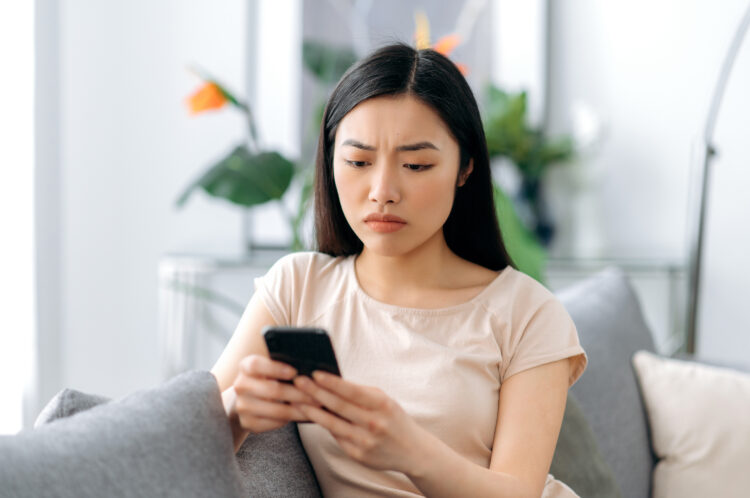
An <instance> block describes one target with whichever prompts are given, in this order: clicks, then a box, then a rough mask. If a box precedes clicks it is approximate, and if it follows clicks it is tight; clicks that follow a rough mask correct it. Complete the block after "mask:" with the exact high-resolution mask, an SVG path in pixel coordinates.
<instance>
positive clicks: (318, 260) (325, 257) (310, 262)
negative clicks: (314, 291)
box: [273, 251, 347, 275]
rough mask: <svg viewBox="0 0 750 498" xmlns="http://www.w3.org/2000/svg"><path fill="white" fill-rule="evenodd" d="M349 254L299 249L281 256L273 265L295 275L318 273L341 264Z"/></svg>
mask: <svg viewBox="0 0 750 498" xmlns="http://www.w3.org/2000/svg"><path fill="white" fill-rule="evenodd" d="M346 259H347V256H331V255H329V254H325V253H322V252H317V251H299V252H292V253H289V254H286V255H284V256H282V257H281V258H279V259H278V260H277V261H276V263H274V265H273V267H275V268H276V269H278V270H281V271H284V272H287V273H292V274H295V275H299V274H308V273H309V272H311V271H312V272H315V273H318V272H320V271H325V270H327V269H328V270H330V269H332V268H336V267H339V266H341V265H342V264H343V263H344V262H345V261H346Z"/></svg>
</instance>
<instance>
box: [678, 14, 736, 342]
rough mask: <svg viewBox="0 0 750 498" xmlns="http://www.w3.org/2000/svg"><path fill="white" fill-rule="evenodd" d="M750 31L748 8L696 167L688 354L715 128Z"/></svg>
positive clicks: (695, 322)
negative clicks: (733, 72)
mask: <svg viewBox="0 0 750 498" xmlns="http://www.w3.org/2000/svg"><path fill="white" fill-rule="evenodd" d="M748 28H750V5H748V8H747V10H746V11H745V15H744V16H743V17H742V20H741V21H740V23H739V25H738V26H737V31H736V32H735V34H734V38H733V39H732V44H731V45H730V46H729V51H728V52H727V54H726V56H725V57H724V63H723V64H722V66H721V72H720V73H719V78H718V80H717V82H716V87H715V88H714V92H713V96H712V98H711V107H710V108H709V110H708V115H707V117H706V126H705V129H704V133H703V140H702V143H701V146H702V147H701V150H700V151H699V154H700V155H699V157H698V158H697V161H696V162H698V163H699V167H698V168H696V170H697V172H696V177H695V179H694V182H695V183H694V189H695V192H696V193H697V202H695V210H696V212H695V215H694V219H697V223H693V227H694V230H693V233H692V234H691V237H690V254H689V257H690V261H689V285H690V289H689V303H688V304H689V306H688V317H687V325H688V328H687V344H686V349H687V352H688V353H695V343H696V337H697V327H698V298H699V292H700V278H701V257H702V254H703V237H704V232H705V221H706V220H705V218H706V204H707V196H708V182H709V178H710V172H711V161H712V160H713V158H714V157H715V156H716V149H715V148H714V145H713V135H714V128H715V127H716V119H717V117H718V114H719V107H720V106H721V100H722V98H723V97H724V91H725V90H726V86H727V82H728V81H729V75H730V74H731V72H732V68H733V67H734V63H735V60H736V59H737V54H738V52H739V51H740V47H741V46H742V42H743V40H744V38H745V35H746V34H747V31H748Z"/></svg>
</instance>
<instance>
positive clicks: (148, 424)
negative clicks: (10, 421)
mask: <svg viewBox="0 0 750 498" xmlns="http://www.w3.org/2000/svg"><path fill="white" fill-rule="evenodd" d="M62 399H65V396H62ZM79 408H80V406H79ZM63 413H64V410H63V411H62V412H59V413H58V415H62V414H63ZM44 420H53V421H51V422H50V423H42V421H44ZM233 450H234V448H233V443H232V436H231V431H230V427H229V423H228V421H227V418H226V414H225V412H224V408H223V405H222V403H221V395H220V393H219V387H218V384H217V383H216V379H215V377H214V376H213V375H211V373H210V372H203V371H191V372H186V373H184V374H181V375H179V376H177V377H174V378H173V379H171V380H169V381H167V382H166V383H164V384H162V385H160V386H158V387H155V388H151V389H146V390H142V391H137V392H135V393H132V394H130V395H128V396H125V397H123V398H121V399H118V400H114V401H109V402H104V403H100V404H98V405H96V406H93V407H92V408H90V409H87V410H85V411H80V412H78V413H75V414H74V415H72V416H68V417H65V418H59V417H57V415H55V414H54V413H53V414H51V415H50V414H48V415H46V416H45V417H42V418H41V419H40V425H39V426H38V427H36V428H34V429H31V430H26V431H21V432H20V433H18V434H16V435H13V436H0V489H2V495H3V496H4V497H25V496H36V497H47V496H50V497H51V496H55V497H63V498H64V497H71V498H72V497H98V496H122V497H130V496H132V497H136V496H165V497H167V496H174V497H178V496H179V497H186V496H187V497H189V496H196V497H197V496H228V497H233V496H242V495H243V487H242V479H241V476H240V472H239V468H238V465H237V462H236V460H235V457H234V451H233Z"/></svg>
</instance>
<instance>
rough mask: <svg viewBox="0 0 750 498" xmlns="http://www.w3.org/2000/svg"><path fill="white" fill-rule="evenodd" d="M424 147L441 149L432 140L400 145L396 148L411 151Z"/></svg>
mask: <svg viewBox="0 0 750 498" xmlns="http://www.w3.org/2000/svg"><path fill="white" fill-rule="evenodd" d="M422 149H434V150H440V149H438V148H437V146H436V145H435V144H433V143H432V142H417V143H415V144H407V145H399V146H398V147H396V150H398V151H403V152H411V151H415V150H422Z"/></svg>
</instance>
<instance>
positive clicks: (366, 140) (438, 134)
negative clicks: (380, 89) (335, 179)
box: [335, 95, 458, 150]
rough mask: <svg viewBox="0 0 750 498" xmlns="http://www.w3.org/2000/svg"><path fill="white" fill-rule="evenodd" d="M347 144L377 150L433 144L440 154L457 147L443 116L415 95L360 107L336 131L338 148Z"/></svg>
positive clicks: (376, 100) (379, 99)
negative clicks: (380, 146) (389, 147)
mask: <svg viewBox="0 0 750 498" xmlns="http://www.w3.org/2000/svg"><path fill="white" fill-rule="evenodd" d="M344 141H357V142H359V143H361V144H365V145H369V146H373V147H375V148H377V146H378V145H377V144H378V143H380V142H385V143H386V144H387V145H388V146H392V147H399V146H403V145H408V144H412V143H419V142H430V143H433V144H435V145H436V146H437V148H438V150H442V149H444V148H446V147H449V143H450V142H453V143H454V144H455V145H456V146H457V145H458V144H456V143H455V140H454V139H453V136H452V133H451V131H450V129H449V128H448V126H447V125H446V124H445V122H444V121H443V120H442V119H441V117H440V115H439V114H438V113H437V112H436V111H435V110H434V109H433V108H432V107H430V106H429V105H427V104H425V103H424V102H423V101H421V100H420V99H418V98H416V97H414V96H412V95H397V96H392V95H387V96H379V97H373V98H371V99H367V100H364V101H362V102H360V103H359V104H357V106H355V107H354V108H353V109H352V110H351V111H349V113H348V114H346V116H344V117H343V119H342V120H341V122H340V123H339V126H338V127H337V130H336V140H335V144H336V146H341V145H342V144H343V142H344ZM441 145H442V147H441Z"/></svg>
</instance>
